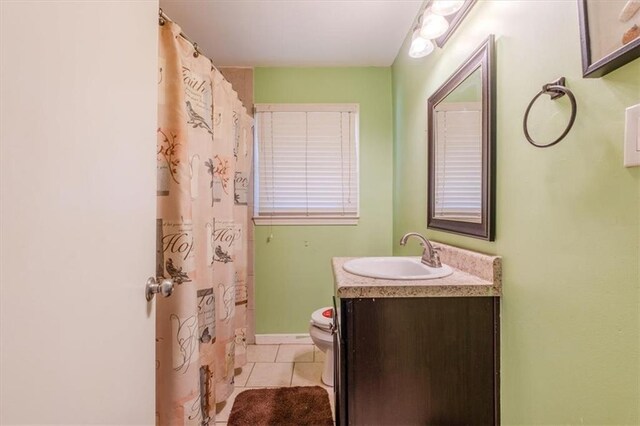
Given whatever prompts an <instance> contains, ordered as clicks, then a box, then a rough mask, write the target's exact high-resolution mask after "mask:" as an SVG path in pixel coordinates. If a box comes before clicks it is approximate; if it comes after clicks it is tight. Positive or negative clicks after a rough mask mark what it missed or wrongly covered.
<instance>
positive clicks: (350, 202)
mask: <svg viewBox="0 0 640 426" xmlns="http://www.w3.org/2000/svg"><path fill="white" fill-rule="evenodd" d="M255 118H256V143H257V150H256V152H257V156H256V157H257V161H256V173H255V176H256V191H255V194H256V200H255V210H256V211H255V218H254V219H255V221H256V224H258V225H260V224H332V223H335V224H355V223H357V218H358V201H359V194H358V106H357V105H351V104H348V105H344V104H341V105H325V104H322V105H307V104H304V105H303V104H271V105H257V106H256V117H255Z"/></svg>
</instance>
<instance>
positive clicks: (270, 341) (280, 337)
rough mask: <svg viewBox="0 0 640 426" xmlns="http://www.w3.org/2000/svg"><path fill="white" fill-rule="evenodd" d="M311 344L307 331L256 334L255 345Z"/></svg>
mask: <svg viewBox="0 0 640 426" xmlns="http://www.w3.org/2000/svg"><path fill="white" fill-rule="evenodd" d="M294 344H298V345H312V344H313V341H312V340H311V337H310V336H309V333H301V334H256V345H294Z"/></svg>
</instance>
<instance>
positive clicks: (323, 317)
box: [311, 306, 333, 331]
mask: <svg viewBox="0 0 640 426" xmlns="http://www.w3.org/2000/svg"><path fill="white" fill-rule="evenodd" d="M332 323H333V308H332V307H330V306H327V307H325V308H320V309H317V310H315V311H313V313H312V314H311V324H312V325H313V326H315V327H318V328H320V329H322V330H327V331H329V330H331V325H332Z"/></svg>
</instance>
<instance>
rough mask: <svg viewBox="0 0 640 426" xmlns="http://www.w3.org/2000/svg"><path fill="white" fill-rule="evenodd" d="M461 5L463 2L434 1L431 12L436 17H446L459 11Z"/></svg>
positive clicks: (451, 0) (455, 0) (458, 0)
mask: <svg viewBox="0 0 640 426" xmlns="http://www.w3.org/2000/svg"><path fill="white" fill-rule="evenodd" d="M463 4H464V0H434V1H433V2H432V3H431V11H432V12H433V13H435V14H436V15H441V16H448V15H451V14H452V13H456V12H457V11H458V10H460V8H461V7H462V5H463Z"/></svg>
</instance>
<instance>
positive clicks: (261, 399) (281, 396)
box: [227, 386, 333, 426]
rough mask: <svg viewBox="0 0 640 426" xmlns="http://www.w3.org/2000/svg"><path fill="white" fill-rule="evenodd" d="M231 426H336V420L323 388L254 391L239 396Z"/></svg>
mask: <svg viewBox="0 0 640 426" xmlns="http://www.w3.org/2000/svg"><path fill="white" fill-rule="evenodd" d="M227 425H228V426H248V425H251V426H262V425H283V426H284V425H328V426H333V416H332V415H331V406H330V405H329V396H328V394H327V391H326V390H324V389H323V388H321V387H320V386H304V387H292V388H275V389H250V390H246V391H244V392H240V393H239V394H238V396H236V400H235V401H234V403H233V407H232V408H231V414H230V415H229V422H228V423H227Z"/></svg>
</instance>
